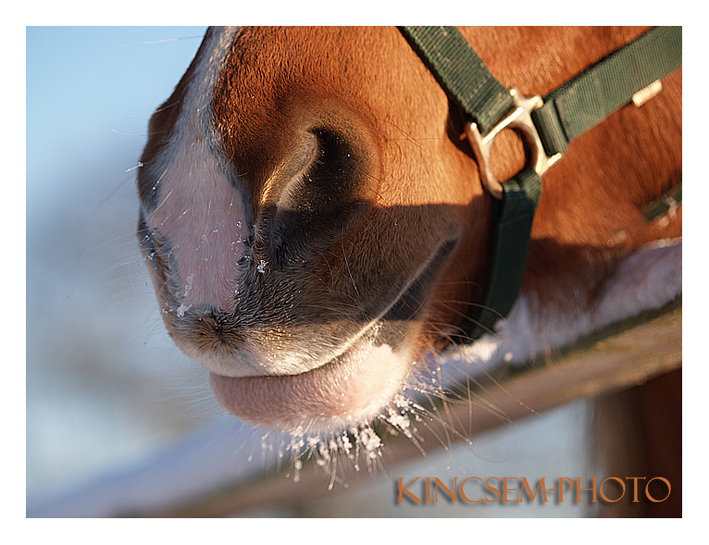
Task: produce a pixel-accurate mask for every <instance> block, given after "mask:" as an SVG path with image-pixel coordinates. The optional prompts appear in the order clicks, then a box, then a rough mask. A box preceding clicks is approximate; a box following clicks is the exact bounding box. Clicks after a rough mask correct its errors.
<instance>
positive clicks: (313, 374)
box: [209, 341, 409, 431]
mask: <svg viewBox="0 0 709 545" xmlns="http://www.w3.org/2000/svg"><path fill="white" fill-rule="evenodd" d="M408 361H409V358H408V357H406V356H404V355H403V354H400V353H395V352H393V351H392V349H391V347H389V346H388V345H382V346H378V347H375V346H374V345H372V344H371V343H369V342H368V341H359V342H358V343H356V344H355V345H354V346H353V347H352V348H351V349H350V350H348V351H347V352H346V353H345V354H343V355H342V356H340V357H339V358H337V359H336V360H333V361H331V362H330V363H328V364H326V365H324V366H322V367H319V368H317V369H313V370H312V371H308V372H306V373H302V374H299V375H283V376H261V377H241V378H235V377H225V376H221V375H217V374H214V373H210V376H209V384H210V387H211V389H212V392H213V394H214V397H215V398H216V399H217V401H218V402H219V404H220V405H222V407H224V409H226V411H227V412H229V413H230V414H232V415H234V416H236V417H238V418H240V419H242V420H245V421H248V422H251V423H254V424H258V425H263V426H266V427H270V428H276V429H281V430H286V431H293V430H296V429H299V428H300V429H302V430H304V431H317V430H321V429H331V428H333V427H346V426H350V425H354V424H356V423H359V422H360V421H363V420H368V419H371V418H373V417H374V416H376V414H378V412H379V411H380V409H381V408H382V407H383V406H384V405H386V403H387V402H388V401H389V400H390V399H391V398H392V397H393V396H394V395H395V394H396V393H397V392H399V391H400V390H401V387H402V384H403V382H404V380H405V378H406V375H407V374H408V371H409V363H408Z"/></svg>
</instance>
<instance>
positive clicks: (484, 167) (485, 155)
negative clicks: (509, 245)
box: [465, 89, 561, 199]
mask: <svg viewBox="0 0 709 545" xmlns="http://www.w3.org/2000/svg"><path fill="white" fill-rule="evenodd" d="M510 94H511V95H512V99H513V100H514V104H515V107H514V108H513V109H512V111H510V113H508V114H507V115H506V116H505V117H504V118H503V119H502V120H501V121H499V122H498V123H497V125H495V126H494V127H493V128H492V129H491V130H490V132H488V133H487V134H486V135H485V136H482V135H481V134H480V131H479V130H478V127H477V125H476V124H475V123H468V124H467V125H466V126H465V133H466V134H467V135H468V140H470V145H471V146H472V148H473V151H474V152H475V156H476V157H477V160H478V166H479V167H480V177H481V178H482V182H483V185H484V186H485V188H486V189H487V190H488V191H489V192H490V194H491V195H492V196H493V197H495V198H497V199H502V184H501V183H500V182H499V181H498V180H497V179H496V178H495V175H494V174H493V172H492V160H491V152H492V145H493V144H494V142H495V137H496V136H497V135H498V134H500V132H501V131H502V130H504V129H513V130H515V131H517V132H518V133H519V134H520V135H521V136H522V140H523V141H524V144H525V151H526V152H527V154H528V155H529V156H530V157H531V161H529V160H528V161H527V166H530V165H533V166H534V170H536V171H537V174H539V175H540V176H541V175H542V174H544V173H545V172H546V171H547V170H548V169H549V167H551V166H552V165H553V164H554V163H555V162H556V161H558V160H559V158H560V157H561V153H557V154H556V155H552V156H551V157H549V156H548V155H547V154H546V152H545V151H544V146H543V145H542V141H541V140H540V138H539V132H537V128H536V127H535V126H534V122H533V121H532V116H531V115H530V113H531V112H532V111H533V110H536V109H537V108H540V107H541V106H542V105H543V104H544V102H543V101H542V97H540V96H539V95H534V96H531V97H525V96H522V95H521V94H520V93H519V91H518V90H517V89H510ZM525 168H527V167H525Z"/></svg>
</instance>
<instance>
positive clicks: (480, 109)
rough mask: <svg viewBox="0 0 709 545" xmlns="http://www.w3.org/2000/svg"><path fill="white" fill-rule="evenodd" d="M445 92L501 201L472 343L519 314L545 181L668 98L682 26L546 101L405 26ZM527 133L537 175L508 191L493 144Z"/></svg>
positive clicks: (471, 326) (456, 35)
mask: <svg viewBox="0 0 709 545" xmlns="http://www.w3.org/2000/svg"><path fill="white" fill-rule="evenodd" d="M399 30H400V31H401V33H402V34H403V35H404V37H405V38H406V39H407V40H408V41H409V43H410V45H411V46H412V48H413V49H414V50H415V51H416V52H417V53H418V55H419V56H420V57H421V59H422V60H423V61H424V63H425V64H426V66H427V67H428V69H429V70H430V71H431V72H432V73H433V75H434V77H435V78H436V80H437V81H438V83H439V84H440V85H441V87H443V89H444V90H445V91H446V93H448V95H449V96H450V97H451V98H452V99H453V100H454V101H455V102H456V103H457V104H458V106H459V107H460V108H461V109H462V111H463V112H465V115H466V116H467V118H468V120H469V123H468V125H467V127H466V133H467V135H468V138H469V140H470V144H471V147H472V148H473V151H474V152H475V156H476V159H477V162H478V166H479V168H480V176H481V179H482V182H483V185H484V186H485V188H486V189H487V190H488V191H489V192H490V193H491V194H492V195H493V196H494V197H496V198H495V199H493V250H492V265H491V268H490V272H489V275H488V282H487V286H486V288H485V293H484V295H483V300H482V303H481V304H480V305H479V306H478V307H477V310H476V311H475V312H473V313H472V314H471V315H470V316H469V317H468V318H467V319H466V321H465V323H464V324H462V325H461V326H460V327H461V329H462V330H463V332H464V335H465V336H467V338H468V340H469V341H471V342H472V341H473V340H475V339H477V338H479V337H480V336H481V335H482V334H483V333H486V332H490V331H492V328H493V326H494V324H495V322H497V321H498V320H499V319H500V318H504V317H505V316H507V314H508V313H509V311H510V309H511V308H512V304H513V303H514V301H515V300H516V298H517V295H518V293H519V288H520V286H521V284H522V276H523V274H524V270H525V265H526V261H527V254H528V252H529V243H530V238H531V231H532V222H533V219H534V213H535V211H536V208H537V204H538V202H539V197H540V195H541V190H542V182H541V176H542V175H543V174H544V172H546V170H547V169H548V168H550V167H551V166H552V165H553V164H554V163H555V162H556V161H557V160H558V159H559V158H561V157H562V154H563V153H564V152H565V151H566V150H567V149H568V146H569V143H570V142H571V141H572V140H574V139H575V138H577V137H578V136H580V135H581V134H583V133H584V132H586V131H587V130H589V129H591V128H593V127H595V126H596V125H598V124H599V123H601V122H602V121H603V120H605V119H606V118H607V117H608V116H609V115H610V114H612V113H613V112H614V111H616V110H618V109H619V108H621V107H623V106H625V105H626V104H629V103H630V102H634V103H636V105H640V104H641V103H643V102H644V101H646V100H648V99H649V98H651V97H652V96H654V94H656V93H657V92H659V90H661V89H662V85H661V83H660V81H659V80H660V79H662V78H664V77H665V76H667V75H668V74H670V73H671V72H673V71H674V70H676V69H678V68H679V67H680V66H681V65H682V29H681V27H655V28H653V29H651V30H649V31H648V32H646V33H645V34H643V35H642V36H640V37H639V38H638V39H636V40H635V41H633V42H631V43H629V44H628V45H626V46H624V47H622V48H621V49H619V50H617V51H616V52H614V53H612V54H611V55H609V56H607V57H605V58H604V59H602V60H601V61H599V62H598V63H596V64H594V65H593V66H591V67H590V68H588V69H586V70H585V71H584V72H582V73H581V74H579V75H577V76H576V77H575V78H573V79H572V80H571V81H568V82H567V83H565V84H564V85H562V86H561V87H559V88H558V89H556V90H554V91H552V92H551V93H550V94H549V95H547V96H546V97H545V98H544V99H543V100H542V99H541V97H538V96H533V97H523V96H521V95H520V94H519V92H517V90H515V89H507V88H505V87H504V86H503V85H502V84H501V83H500V82H498V81H497V80H496V79H495V78H494V77H493V76H492V74H491V73H490V72H489V70H488V69H487V67H486V66H485V64H484V63H483V62H482V60H481V59H480V57H478V55H477V54H476V53H475V51H474V50H473V48H472V47H471V46H470V45H469V44H468V42H467V41H466V40H465V38H464V37H463V36H462V34H460V32H459V31H458V29H456V28H455V27H400V29H399ZM505 128H511V129H514V130H516V131H518V132H519V133H520V134H521V135H522V137H523V139H524V141H525V144H526V146H525V148H526V149H527V150H528V153H529V154H530V160H529V161H528V166H527V167H526V168H525V169H524V170H523V171H522V172H520V173H519V174H517V175H516V176H515V177H513V178H512V179H511V180H508V181H506V182H504V183H500V182H499V181H497V180H496V179H495V177H494V174H493V171H492V166H491V163H490V161H491V153H490V150H491V149H492V144H493V142H494V139H495V137H496V136H497V134H499V133H500V132H501V131H502V130H503V129H505Z"/></svg>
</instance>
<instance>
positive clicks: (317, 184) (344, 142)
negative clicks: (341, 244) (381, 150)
mask: <svg viewBox="0 0 709 545" xmlns="http://www.w3.org/2000/svg"><path fill="white" fill-rule="evenodd" d="M308 135H309V137H310V138H309V139H308V147H309V149H310V153H311V154H312V156H311V158H310V161H309V163H308V164H307V167H306V168H304V169H302V170H301V171H300V172H299V173H298V174H297V175H296V176H294V177H293V178H292V179H291V180H288V182H287V183H286V184H285V186H284V187H283V189H282V191H281V192H280V194H279V195H278V198H277V200H276V203H275V205H272V206H271V210H270V211H267V212H266V213H265V214H264V217H265V218H269V220H268V223H269V224H270V225H269V226H268V228H267V229H265V231H266V233H265V234H267V236H268V237H269V243H268V252H269V254H270V259H271V265H272V266H273V268H274V269H276V270H281V269H283V268H285V267H287V266H288V264H289V263H291V262H293V261H295V260H298V259H304V258H305V257H306V256H308V255H310V254H312V253H315V252H317V251H318V250H321V249H323V248H326V247H328V246H329V245H331V244H333V243H334V242H335V241H336V240H338V239H339V238H341V237H342V236H343V235H344V234H346V233H347V232H349V231H350V230H351V229H353V228H354V227H355V226H356V225H357V223H358V222H359V220H360V219H361V218H362V217H363V216H364V215H365V214H366V212H367V211H368V210H369V209H370V208H371V206H372V202H371V200H370V199H371V195H370V196H369V198H366V196H365V192H366V184H367V182H368V177H369V173H370V170H371V166H370V161H369V160H368V157H369V156H370V155H371V152H370V151H369V150H367V149H366V148H365V146H363V145H362V143H361V142H357V139H356V138H352V137H351V135H348V134H345V133H343V132H341V131H338V130H336V129H332V128H325V127H319V128H313V129H311V130H310V131H308ZM312 137H314V140H313V138H312ZM313 142H315V144H316V145H315V146H314V148H313V147H311V146H312V144H313ZM300 159H301V160H302V156H300Z"/></svg>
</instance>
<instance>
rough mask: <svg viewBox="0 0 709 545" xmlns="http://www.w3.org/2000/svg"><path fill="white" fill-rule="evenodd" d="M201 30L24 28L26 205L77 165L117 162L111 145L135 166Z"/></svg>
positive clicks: (57, 187) (42, 197) (47, 193)
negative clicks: (105, 159) (100, 159)
mask: <svg viewBox="0 0 709 545" xmlns="http://www.w3.org/2000/svg"><path fill="white" fill-rule="evenodd" d="M203 33H204V27H28V29H27V197H28V207H32V206H34V205H35V204H37V205H39V204H41V203H44V202H46V201H47V197H53V196H54V195H55V194H56V192H58V191H61V189H62V186H63V185H64V184H65V183H67V181H69V182H71V180H70V178H71V177H72V176H75V175H76V174H75V173H76V167H77V163H78V162H79V161H84V162H85V161H90V160H92V159H95V158H96V156H97V154H106V155H107V156H113V157H115V155H116V149H117V148H120V149H121V150H125V153H126V158H129V157H130V156H131V152H132V153H133V158H134V159H135V160H136V161H137V156H138V155H136V154H139V152H140V149H141V148H142V146H143V145H144V142H145V132H146V127H147V123H148V119H149V115H150V114H151V113H152V111H153V110H154V109H155V108H156V107H157V106H158V105H159V104H160V103H161V102H162V101H163V100H165V99H166V98H167V97H168V96H169V94H170V92H171V91H172V89H173V88H174V86H175V84H176V83H177V81H178V80H179V77H180V76H181V74H182V73H183V72H184V71H185V69H186V67H187V65H188V64H189V62H190V60H191V58H192V57H193V56H194V53H195V52H196V50H197V48H198V47H199V44H200V41H201V36H202V35H203ZM126 135H130V136H126ZM135 135H137V136H135ZM131 166H133V165H131V164H127V163H126V165H125V168H126V169H127V168H130V167H131ZM68 178H69V179H68ZM31 211H34V209H32V208H30V209H28V213H29V212H31ZM30 220H31V218H30V217H28V221H30Z"/></svg>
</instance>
